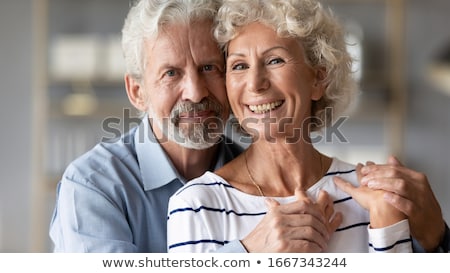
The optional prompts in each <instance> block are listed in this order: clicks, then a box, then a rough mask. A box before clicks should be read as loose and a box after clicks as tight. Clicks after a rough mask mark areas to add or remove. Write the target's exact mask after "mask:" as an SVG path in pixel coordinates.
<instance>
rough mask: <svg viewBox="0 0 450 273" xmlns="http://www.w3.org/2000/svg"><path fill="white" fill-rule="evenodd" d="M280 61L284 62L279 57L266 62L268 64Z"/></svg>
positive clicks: (279, 62)
mask: <svg viewBox="0 0 450 273" xmlns="http://www.w3.org/2000/svg"><path fill="white" fill-rule="evenodd" d="M281 63H284V61H283V59H281V58H275V59H271V60H269V62H268V64H281Z"/></svg>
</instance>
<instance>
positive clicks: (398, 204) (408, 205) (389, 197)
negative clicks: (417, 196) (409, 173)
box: [383, 192, 414, 217]
mask: <svg viewBox="0 0 450 273" xmlns="http://www.w3.org/2000/svg"><path fill="white" fill-rule="evenodd" d="M383 197H384V200H386V201H387V202H388V203H389V204H391V205H392V206H393V207H395V208H396V209H398V210H399V211H401V212H403V213H404V214H405V215H406V216H408V217H411V215H412V214H413V212H414V209H413V207H414V203H413V202H412V201H411V200H408V199H406V198H404V197H402V196H400V195H398V194H394V193H390V192H386V193H385V194H384V195H383Z"/></svg>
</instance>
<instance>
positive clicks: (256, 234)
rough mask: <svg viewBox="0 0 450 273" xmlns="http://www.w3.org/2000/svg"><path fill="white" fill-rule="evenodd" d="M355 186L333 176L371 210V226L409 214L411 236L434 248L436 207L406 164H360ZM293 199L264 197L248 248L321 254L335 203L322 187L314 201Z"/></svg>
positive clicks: (438, 220) (334, 223)
mask: <svg viewBox="0 0 450 273" xmlns="http://www.w3.org/2000/svg"><path fill="white" fill-rule="evenodd" d="M356 171H357V176H358V180H359V182H360V185H359V186H358V187H355V186H354V185H352V184H350V183H349V182H347V181H345V180H343V179H342V178H340V177H338V176H336V177H335V178H334V182H335V183H336V185H337V186H338V187H339V188H340V189H341V190H343V191H345V192H346V193H348V194H349V195H350V196H352V197H353V198H354V199H355V200H356V201H357V202H358V203H359V204H360V205H361V206H362V207H364V208H365V209H367V210H368V211H369V213H370V226H371V228H380V227H384V226H388V225H391V224H394V223H396V222H398V221H401V220H402V219H406V218H409V222H410V229H411V233H412V235H413V236H414V237H415V238H416V239H417V240H418V241H419V243H420V244H421V245H422V246H423V247H424V249H425V250H427V251H432V250H434V249H435V248H436V247H437V246H438V245H439V242H440V240H441V239H442V236H443V234H444V230H445V222H444V219H443V217H442V212H441V208H440V205H439V203H438V201H437V199H436V198H435V196H434V194H433V191H432V190H431V187H430V184H429V182H428V180H427V177H426V176H425V175H424V174H422V173H420V172H417V171H414V170H411V169H408V168H406V167H404V166H403V165H402V164H401V163H400V162H399V161H398V160H397V159H396V158H395V157H389V159H388V162H387V163H386V164H374V163H373V162H367V163H366V165H364V166H363V165H362V164H358V165H357V168H356ZM295 195H296V197H297V200H296V201H294V202H292V203H288V204H279V203H278V202H277V201H275V200H273V199H267V206H268V212H267V214H266V215H265V217H264V218H263V220H262V221H261V222H260V223H259V224H258V225H257V226H256V228H255V229H254V230H253V231H252V232H251V233H250V234H249V235H248V236H246V237H245V238H244V239H242V240H241V242H242V244H243V245H244V247H245V248H246V249H247V251H249V252H298V253H305V252H323V251H326V249H327V244H328V241H329V238H330V236H331V235H332V234H333V233H334V232H335V231H336V229H337V228H338V227H339V225H340V224H341V222H342V217H343V216H342V214H341V213H335V211H334V208H333V201H332V200H331V198H330V196H329V195H328V193H326V192H324V191H322V192H320V193H319V196H318V198H317V200H316V202H313V201H312V200H311V198H309V197H308V196H307V195H306V193H305V192H303V191H300V190H296V192H295Z"/></svg>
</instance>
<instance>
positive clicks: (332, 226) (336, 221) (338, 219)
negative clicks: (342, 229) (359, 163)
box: [328, 212, 343, 235]
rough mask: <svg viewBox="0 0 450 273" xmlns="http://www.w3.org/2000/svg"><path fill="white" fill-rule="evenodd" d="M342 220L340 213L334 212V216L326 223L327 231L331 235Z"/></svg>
mask: <svg viewBox="0 0 450 273" xmlns="http://www.w3.org/2000/svg"><path fill="white" fill-rule="evenodd" d="M342 220H343V216H342V213H340V212H336V214H335V215H334V217H333V218H332V219H331V221H330V223H329V224H328V232H329V234H330V235H331V234H332V233H333V232H335V231H336V229H337V228H338V227H339V226H340V225H341V223H342Z"/></svg>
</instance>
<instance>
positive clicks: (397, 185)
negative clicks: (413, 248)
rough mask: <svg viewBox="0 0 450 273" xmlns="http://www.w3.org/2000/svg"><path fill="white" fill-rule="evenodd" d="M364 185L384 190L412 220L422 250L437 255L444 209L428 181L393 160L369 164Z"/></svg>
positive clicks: (443, 229)
mask: <svg viewBox="0 0 450 273" xmlns="http://www.w3.org/2000/svg"><path fill="white" fill-rule="evenodd" d="M361 175H362V178H361V184H362V185H367V187H369V188H371V189H375V190H383V191H384V192H385V193H384V199H385V200H386V201H387V202H388V203H389V204H391V205H392V206H394V207H395V208H397V209H398V210H400V211H401V212H403V213H404V214H405V215H406V216H407V217H408V218H409V223H410V228H411V233H412V235H413V237H414V238H416V239H417V240H418V241H419V243H420V244H421V245H422V247H423V248H424V249H425V250H427V251H433V250H434V249H436V248H437V247H438V246H439V242H440V241H441V239H442V238H443V236H444V232H445V222H444V219H443V217H442V211H441V207H440V205H439V202H438V201H437V199H436V197H435V196H434V194H433V191H432V189H431V186H430V184H429V182H428V179H427V177H426V176H425V175H424V174H422V173H420V172H417V171H414V170H411V169H408V168H406V167H405V166H403V165H402V164H401V163H400V162H399V161H398V160H397V158H395V157H393V156H391V157H389V159H388V162H387V164H384V165H378V164H368V165H366V166H364V167H362V168H361Z"/></svg>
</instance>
